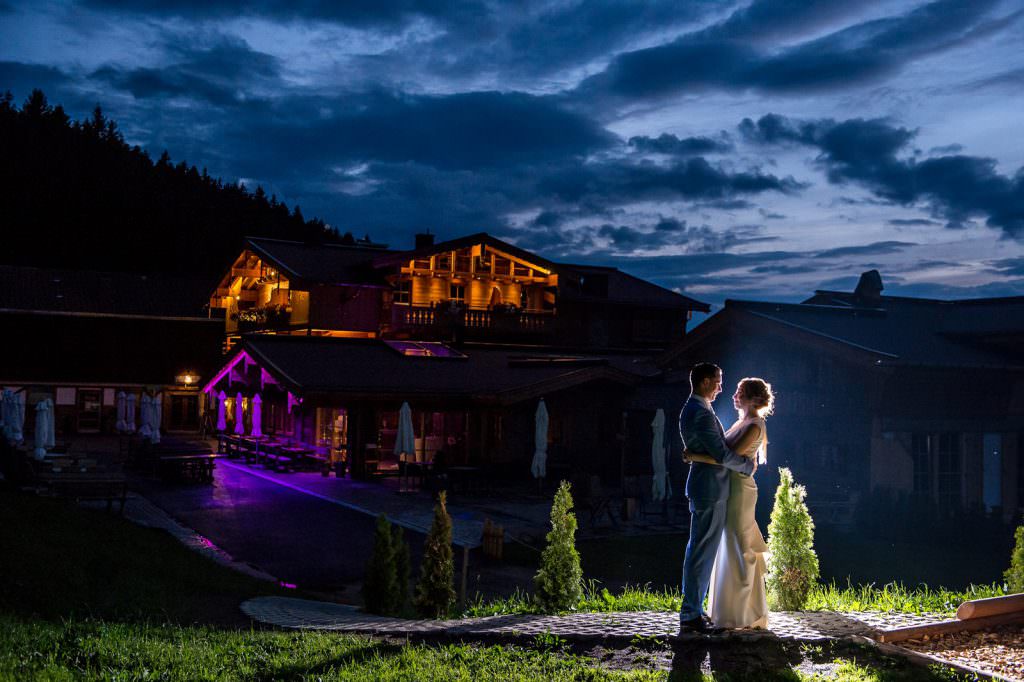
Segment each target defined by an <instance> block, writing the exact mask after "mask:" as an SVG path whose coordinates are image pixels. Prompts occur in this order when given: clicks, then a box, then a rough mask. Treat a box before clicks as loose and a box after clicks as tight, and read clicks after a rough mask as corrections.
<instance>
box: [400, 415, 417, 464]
mask: <svg viewBox="0 0 1024 682" xmlns="http://www.w3.org/2000/svg"><path fill="white" fill-rule="evenodd" d="M415 452H416V434H415V432H414V431H413V428H412V408H411V407H409V403H402V408H401V409H400V410H399V411H398V433H396V434H395V454H396V455H398V456H401V455H402V454H403V453H404V454H405V455H406V456H408V455H412V454H415Z"/></svg>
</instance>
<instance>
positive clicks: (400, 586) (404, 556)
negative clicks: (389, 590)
mask: <svg viewBox="0 0 1024 682" xmlns="http://www.w3.org/2000/svg"><path fill="white" fill-rule="evenodd" d="M392 530H393V531H394V532H393V533H392V535H391V550H392V554H393V555H394V557H395V600H394V604H395V613H396V614H397V615H403V614H405V613H406V612H407V611H408V610H409V545H408V544H407V543H406V542H405V533H404V532H403V530H402V527H401V526H399V525H396V526H395V527H394V528H393V529H392Z"/></svg>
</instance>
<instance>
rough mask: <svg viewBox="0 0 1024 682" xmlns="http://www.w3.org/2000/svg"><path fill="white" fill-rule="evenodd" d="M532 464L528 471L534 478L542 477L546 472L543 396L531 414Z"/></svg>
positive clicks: (546, 418) (546, 457) (546, 436)
mask: <svg viewBox="0 0 1024 682" xmlns="http://www.w3.org/2000/svg"><path fill="white" fill-rule="evenodd" d="M533 441H534V446H533V464H532V465H531V466H530V471H531V472H532V473H533V477H534V478H544V477H545V476H547V473H548V408H547V406H546V405H545V404H544V398H541V399H540V402H538V403H537V412H536V413H535V414H534V415H533Z"/></svg>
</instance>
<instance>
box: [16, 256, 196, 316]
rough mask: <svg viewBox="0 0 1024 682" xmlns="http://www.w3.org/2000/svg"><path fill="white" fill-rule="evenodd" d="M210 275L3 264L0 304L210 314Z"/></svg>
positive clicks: (56, 309)
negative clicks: (101, 270)
mask: <svg viewBox="0 0 1024 682" xmlns="http://www.w3.org/2000/svg"><path fill="white" fill-rule="evenodd" d="M210 285H211V283H210V280H209V279H206V278H195V277H180V276H172V275H161V274H156V275H154V274H145V275H143V274H136V273H129V272H100V271H95V270H62V269H55V268H34V267H21V266H13V265H0V310H19V311H35V312H51V313H90V314H102V315H143V316H147V317H206V313H205V311H204V310H203V306H204V305H205V304H206V303H207V302H208V300H209V291H210Z"/></svg>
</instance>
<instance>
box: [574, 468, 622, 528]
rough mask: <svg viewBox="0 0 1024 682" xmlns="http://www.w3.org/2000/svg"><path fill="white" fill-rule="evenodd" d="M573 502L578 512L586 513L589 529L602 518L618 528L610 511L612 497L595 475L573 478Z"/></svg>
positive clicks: (612, 512) (612, 511) (616, 521)
mask: <svg viewBox="0 0 1024 682" xmlns="http://www.w3.org/2000/svg"><path fill="white" fill-rule="evenodd" d="M572 490H573V502H574V503H575V505H576V510H577V511H578V512H581V513H582V512H587V514H588V516H589V519H590V521H589V522H590V527H591V528H593V527H595V526H596V525H597V522H598V521H599V520H600V519H601V517H603V516H607V517H608V521H609V522H611V524H612V525H613V526H615V527H618V525H619V523H618V520H617V519H616V518H615V512H614V510H613V509H612V496H611V494H610V493H608V492H607V491H606V490H605V488H604V485H603V484H602V483H601V477H600V476H597V475H596V474H592V475H589V476H588V475H583V476H577V477H574V480H573V483H572Z"/></svg>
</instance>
